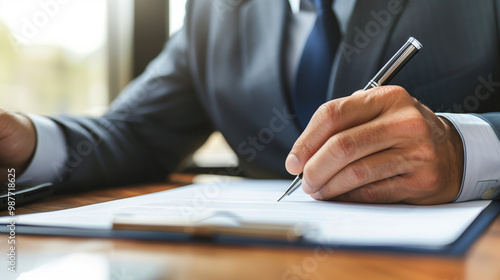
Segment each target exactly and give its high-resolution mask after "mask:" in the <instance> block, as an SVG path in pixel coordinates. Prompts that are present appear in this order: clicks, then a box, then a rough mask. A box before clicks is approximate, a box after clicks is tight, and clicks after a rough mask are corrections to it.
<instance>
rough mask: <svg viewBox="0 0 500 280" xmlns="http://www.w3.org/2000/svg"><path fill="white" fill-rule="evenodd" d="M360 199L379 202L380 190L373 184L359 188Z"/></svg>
mask: <svg viewBox="0 0 500 280" xmlns="http://www.w3.org/2000/svg"><path fill="white" fill-rule="evenodd" d="M358 195H359V199H360V200H361V201H364V202H368V203H371V202H377V201H378V197H379V196H378V192H377V190H376V188H375V187H374V186H373V185H366V186H363V187H361V188H359V189H358Z"/></svg>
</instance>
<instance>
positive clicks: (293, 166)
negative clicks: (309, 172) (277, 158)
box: [285, 154, 300, 174]
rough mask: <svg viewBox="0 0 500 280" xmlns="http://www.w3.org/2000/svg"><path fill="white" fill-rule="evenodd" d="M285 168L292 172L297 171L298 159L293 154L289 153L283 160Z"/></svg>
mask: <svg viewBox="0 0 500 280" xmlns="http://www.w3.org/2000/svg"><path fill="white" fill-rule="evenodd" d="M285 165H286V169H287V170H288V171H289V172H291V173H294V174H297V173H299V167H300V163H299V159H298V158H297V157H296V156H295V155H294V154H289V155H288V157H287V158H286V161H285Z"/></svg>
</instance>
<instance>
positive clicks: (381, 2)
mask: <svg viewBox="0 0 500 280" xmlns="http://www.w3.org/2000/svg"><path fill="white" fill-rule="evenodd" d="M405 2H406V0H396V1H395V0H377V1H373V0H358V1H357V3H356V6H355V8H354V11H353V14H352V16H351V20H350V21H349V24H348V28H347V31H346V34H345V35H344V40H343V41H342V43H341V45H340V48H339V50H338V51H337V54H336V60H335V63H334V65H333V69H332V77H331V80H330V88H329V95H328V100H331V99H334V98H340V97H344V96H348V95H350V94H351V93H353V92H354V91H356V90H358V89H362V88H363V87H364V86H365V85H366V84H367V83H368V81H369V80H370V79H371V78H372V77H373V76H374V75H375V74H376V73H377V71H378V70H379V68H380V67H381V66H382V65H383V64H384V63H385V61H384V50H385V48H386V46H387V43H388V41H389V39H390V34H391V32H392V30H393V27H394V26H395V25H396V23H397V21H398V19H399V16H400V15H401V14H402V13H403V10H404V6H405ZM396 4H397V5H396ZM384 16H386V17H384ZM403 43H404V42H401V44H403Z"/></svg>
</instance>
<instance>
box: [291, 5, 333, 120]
mask: <svg viewBox="0 0 500 280" xmlns="http://www.w3.org/2000/svg"><path fill="white" fill-rule="evenodd" d="M314 3H315V5H316V12H317V19H316V23H315V24H314V27H313V29H312V31H311V34H310V35H309V38H308V39H307V42H306V45H305V47H304V51H303V53H302V57H301V59H300V62H299V67H298V69H297V75H296V76H295V85H294V89H293V93H292V103H293V107H294V110H295V114H296V115H297V119H298V121H299V124H300V126H301V127H302V128H303V129H304V128H305V127H306V126H307V124H308V123H309V120H310V119H311V117H312V115H313V114H314V112H315V111H316V110H317V109H318V107H319V106H320V105H321V104H323V103H324V102H325V101H326V94H327V90H328V82H329V80H330V71H331V69H332V64H333V59H334V57H335V52H336V50H337V46H338V44H339V42H340V39H341V34H340V30H339V25H338V22H337V17H336V16H335V14H334V13H333V11H332V3H333V0H314Z"/></svg>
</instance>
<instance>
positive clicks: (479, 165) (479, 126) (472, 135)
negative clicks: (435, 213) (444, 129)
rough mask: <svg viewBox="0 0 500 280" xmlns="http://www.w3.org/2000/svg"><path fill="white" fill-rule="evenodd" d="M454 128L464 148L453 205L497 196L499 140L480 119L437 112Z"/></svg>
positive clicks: (499, 173) (468, 115) (499, 157)
mask: <svg viewBox="0 0 500 280" xmlns="http://www.w3.org/2000/svg"><path fill="white" fill-rule="evenodd" d="M437 115H438V116H441V117H444V118H446V119H447V120H449V121H450V122H451V123H452V124H453V125H454V126H455V128H456V129H457V131H458V133H459V134H460V137H461V138H462V142H463V146H464V173H463V174H464V175H463V178H462V186H461V188H460V193H459V194H458V196H457V197H456V198H455V202H461V201H467V200H476V199H493V198H495V197H497V196H499V195H500V188H499V186H500V183H499V180H500V168H499V167H500V140H499V139H498V137H497V136H496V134H495V131H494V130H493V128H492V127H491V126H490V124H488V123H487V122H486V121H484V120H483V119H481V118H479V117H477V116H474V115H470V114H452V113H439V114H437Z"/></svg>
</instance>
